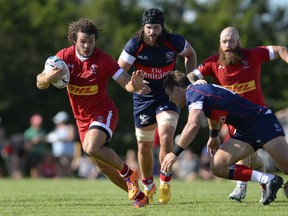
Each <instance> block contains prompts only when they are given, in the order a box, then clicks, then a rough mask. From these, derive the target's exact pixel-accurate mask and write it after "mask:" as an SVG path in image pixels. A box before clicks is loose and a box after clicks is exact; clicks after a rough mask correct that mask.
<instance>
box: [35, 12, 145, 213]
mask: <svg viewBox="0 0 288 216" xmlns="http://www.w3.org/2000/svg"><path fill="white" fill-rule="evenodd" d="M98 35H99V29H98V28H97V27H96V26H95V25H94V24H93V23H92V22H91V21H90V20H88V19H85V18H81V19H79V20H77V21H75V22H72V23H70V24H69V28H68V39H69V41H70V43H71V44H72V46H70V47H68V48H65V49H62V50H60V51H59V52H58V53H57V54H56V55H57V56H58V57H60V58H61V59H63V60H64V61H65V62H66V63H67V65H68V67H69V71H70V81H69V84H68V86H67V92H68V96H69V100H70V104H71V107H72V110H73V113H74V117H75V119H76V124H77V127H78V132H79V135H80V139H81V144H82V148H83V150H84V152H85V153H86V154H87V155H88V156H89V157H90V159H91V161H92V162H93V163H94V164H95V165H96V166H97V167H98V169H99V171H100V172H101V173H102V174H104V175H105V176H107V177H108V178H109V179H110V180H111V181H112V182H113V183H114V184H116V185H117V186H118V187H120V188H122V189H123V190H125V191H128V198H129V199H130V200H134V207H136V208H138V207H144V206H145V205H146V204H147V203H148V198H147V197H146V196H145V194H144V193H143V192H142V191H141V190H140V189H139V185H138V174H137V173H136V171H134V170H133V169H130V168H129V167H128V166H127V164H125V163H124V162H123V161H122V160H121V159H120V157H119V156H118V155H117V154H116V152H115V151H114V150H113V149H112V148H110V147H109V144H108V143H109V141H110V140H111V138H112V135H113V132H114V130H115V128H116V125H117V122H118V112H117V108H116V107H115V105H114V103H113V101H112V100H111V99H110V97H109V95H108V92H107V85H108V81H109V80H110V79H111V78H112V79H114V80H115V81H116V82H117V83H118V84H119V85H120V86H121V87H122V88H124V89H125V90H126V91H128V92H135V91H138V90H140V89H141V88H142V87H143V86H144V85H143V73H142V72H141V71H136V72H133V73H132V77H131V76H130V75H129V74H128V73H127V72H126V71H124V70H123V69H122V68H120V67H119V65H118V64H117V62H116V61H115V60H113V59H112V57H111V56H109V55H108V54H106V53H104V52H103V51H102V50H100V49H98V48H97V47H96V41H97V39H98ZM61 77H62V70H61V69H58V68H55V69H53V70H52V71H51V72H50V73H45V71H43V72H42V73H40V74H39V75H38V76H37V87H38V88H39V89H46V88H48V87H49V85H50V83H51V82H53V81H55V80H59V79H61Z"/></svg>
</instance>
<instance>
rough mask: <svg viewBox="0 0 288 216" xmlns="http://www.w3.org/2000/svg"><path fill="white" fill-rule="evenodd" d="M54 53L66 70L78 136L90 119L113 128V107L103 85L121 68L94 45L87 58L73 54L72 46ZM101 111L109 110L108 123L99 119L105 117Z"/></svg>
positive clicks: (120, 71)
mask: <svg viewBox="0 0 288 216" xmlns="http://www.w3.org/2000/svg"><path fill="white" fill-rule="evenodd" d="M56 55H57V56H58V57H60V58H61V59H63V60H64V61H65V62H66V63H67V65H68V68H69V71H70V82H69V84H68V86H67V92H68V96H69V100H70V104H71V107H72V110H73V113H74V117H75V118H76V120H77V126H78V129H79V132H80V136H81V137H82V138H83V137H84V135H83V134H82V135H81V133H85V132H86V131H87V129H88V127H89V125H90V124H91V123H92V122H93V121H98V122H102V121H103V122H104V124H106V125H108V127H109V128H110V129H111V130H112V131H114V129H115V127H116V124H117V117H118V116H117V110H116V107H115V105H114V103H113V101H112V100H111V99H110V97H109V95H108V90H107V85H108V81H109V79H110V78H113V79H117V77H118V76H119V75H120V74H121V73H122V72H123V69H122V68H120V67H119V65H118V64H117V62H116V61H115V60H113V59H112V57H111V56H109V55H108V54H106V53H104V52H103V51H102V50H100V49H98V48H95V51H94V53H93V55H92V56H91V57H89V58H83V57H80V56H79V55H77V54H76V47H75V46H70V47H68V48H65V49H62V50H60V51H59V52H58V53H57V54H56ZM104 111H107V113H108V112H110V113H113V115H114V116H113V117H114V120H113V123H111V124H112V126H110V125H109V124H108V123H107V121H112V120H107V119H105V120H102V119H101V118H105V117H106V116H109V114H106V113H104ZM102 113H104V114H103V115H102ZM110 116H111V115H110ZM115 118H116V119H115ZM108 130H109V129H108Z"/></svg>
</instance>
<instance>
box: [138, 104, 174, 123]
mask: <svg viewBox="0 0 288 216" xmlns="http://www.w3.org/2000/svg"><path fill="white" fill-rule="evenodd" d="M133 110H134V123H135V127H137V128H142V127H146V126H149V125H153V124H155V123H157V121H156V114H158V113H160V112H162V111H167V110H169V111H174V112H177V113H180V108H179V107H177V106H176V104H174V103H172V102H169V101H168V100H162V101H154V100H150V101H143V102H141V103H139V102H138V103H137V106H135V104H134V109H133Z"/></svg>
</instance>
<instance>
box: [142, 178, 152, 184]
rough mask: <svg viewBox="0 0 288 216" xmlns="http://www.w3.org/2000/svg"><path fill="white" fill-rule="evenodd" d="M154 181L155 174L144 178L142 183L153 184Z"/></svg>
mask: <svg viewBox="0 0 288 216" xmlns="http://www.w3.org/2000/svg"><path fill="white" fill-rule="evenodd" d="M152 182H153V176H150V177H149V178H143V179H142V183H143V184H144V185H149V184H151V183H152Z"/></svg>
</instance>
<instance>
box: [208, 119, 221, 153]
mask: <svg viewBox="0 0 288 216" xmlns="http://www.w3.org/2000/svg"><path fill="white" fill-rule="evenodd" d="M207 120H208V126H209V139H208V141H207V149H208V151H209V153H210V155H214V154H215V153H216V151H217V150H218V149H219V145H220V142H221V141H220V138H219V136H218V133H219V130H220V126H221V125H220V123H219V122H217V121H214V120H212V119H209V118H207Z"/></svg>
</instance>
